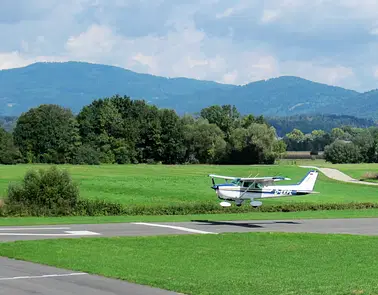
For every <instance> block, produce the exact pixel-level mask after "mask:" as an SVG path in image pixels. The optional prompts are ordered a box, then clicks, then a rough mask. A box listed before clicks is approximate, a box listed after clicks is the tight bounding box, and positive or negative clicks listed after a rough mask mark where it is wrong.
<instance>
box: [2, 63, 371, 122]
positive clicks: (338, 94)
mask: <svg viewBox="0 0 378 295" xmlns="http://www.w3.org/2000/svg"><path fill="white" fill-rule="evenodd" d="M114 94H119V95H121V96H123V95H127V96H130V97H131V98H132V99H145V100H146V101H148V102H150V103H151V104H154V105H156V106H158V107H161V108H162V107H163V108H171V109H174V110H176V112H177V113H179V114H183V113H194V112H198V111H200V110H201V109H202V108H204V107H207V106H210V105H214V104H218V105H222V104H233V105H235V106H236V107H237V108H238V109H239V110H240V111H241V113H242V114H249V113H251V114H254V115H261V114H262V115H264V116H291V115H298V114H315V113H324V114H329V113H331V114H348V115H350V114H351V115H354V116H359V117H360V116H364V117H370V116H374V117H375V118H378V112H377V110H378V100H377V99H374V98H377V93H376V92H370V93H365V94H360V93H358V92H355V91H352V90H347V89H344V88H340V87H333V86H329V85H325V84H320V83H315V82H312V81H308V80H305V79H301V78H298V77H289V76H285V77H279V78H274V79H269V80H266V81H258V82H253V83H250V84H247V85H244V86H236V85H226V84H220V83H215V82H212V81H200V80H195V79H187V78H171V79H170V78H164V77H158V76H153V75H148V74H139V73H135V72H132V71H130V70H126V69H122V68H119V67H113V66H107V65H99V64H89V63H83V62H66V63H35V64H32V65H30V66H27V67H23V68H17V69H10V70H3V71H0V115H16V116H18V115H20V113H21V112H24V111H27V110H28V109H30V108H31V107H35V106H38V105H41V104H45V103H47V104H59V105H61V106H64V107H68V108H70V109H71V110H72V111H73V112H74V113H78V112H79V111H80V110H81V108H82V107H83V106H84V105H88V104H90V103H91V102H92V101H93V100H95V99H98V98H103V97H110V96H112V95H114ZM362 102H363V104H362ZM365 105H368V106H369V107H368V108H366V107H365ZM341 106H342V107H341Z"/></svg>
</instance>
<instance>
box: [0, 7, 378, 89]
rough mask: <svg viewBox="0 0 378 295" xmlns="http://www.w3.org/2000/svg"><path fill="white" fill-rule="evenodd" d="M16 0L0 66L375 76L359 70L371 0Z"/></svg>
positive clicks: (344, 81) (370, 39) (367, 82)
mask: <svg viewBox="0 0 378 295" xmlns="http://www.w3.org/2000/svg"><path fill="white" fill-rule="evenodd" d="M22 1H23V2H22V5H21V6H22V9H21V10H20V9H19V8H20V5H16V4H14V3H13V2H12V3H11V2H9V3H11V4H12V5H6V6H4V7H3V8H2V12H0V39H2V40H7V42H0V68H1V69H4V68H12V67H20V66H24V65H27V64H30V63H32V62H35V61H54V60H56V61H65V60H82V61H87V62H96V63H105V64H111V65H117V66H122V67H125V68H129V69H131V70H134V71H138V72H147V73H151V74H155V75H162V76H168V77H174V76H186V77H193V78H197V79H207V80H215V81H219V82H224V83H233V84H245V83H249V82H252V81H256V80H261V79H268V78H272V77H277V76H280V75H297V76H301V77H303V78H306V79H310V80H314V81H318V82H323V83H329V84H335V85H339V86H343V87H347V88H351V87H356V88H359V89H364V90H366V89H368V88H374V87H375V83H376V80H375V79H376V78H377V77H376V76H377V72H376V71H373V72H371V71H370V72H369V71H366V67H371V64H378V56H377V54H376V50H373V48H374V42H376V41H377V35H378V29H377V28H378V22H377V19H378V2H377V1H375V0H374V1H373V0H365V1H357V0H345V1H344V0H343V1H339V2H335V1H331V0H314V1H311V2H308V1H303V0H276V1H265V3H262V2H260V1H257V0H256V1H251V0H237V1H236V0H235V1H233V2H230V1H229V0H211V1H210V0H208V1H200V0H190V1H189V0H155V1H152V2H151V1H130V0H114V1H108V0H65V1H56V0H55V1H54V3H53V4H51V3H52V2H49V1H48V0H22ZM51 1H52V0H51ZM7 3H8V2H7ZM230 4H231V5H230ZM5 11H6V12H5ZM36 16H38V17H36ZM2 18H3V19H2Z"/></svg>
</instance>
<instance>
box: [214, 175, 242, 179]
mask: <svg viewBox="0 0 378 295" xmlns="http://www.w3.org/2000/svg"><path fill="white" fill-rule="evenodd" d="M209 176H210V177H212V178H222V179H232V180H233V179H240V178H239V177H233V176H223V175H216V174H209Z"/></svg>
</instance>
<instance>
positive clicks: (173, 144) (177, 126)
mask: <svg viewBox="0 0 378 295" xmlns="http://www.w3.org/2000/svg"><path fill="white" fill-rule="evenodd" d="M160 122H161V144H162V157H161V159H162V162H163V163H166V164H178V163H182V162H183V161H184V157H185V145H184V126H183V124H182V122H181V120H180V118H179V116H178V115H177V114H176V113H175V111H173V110H168V109H162V110H161V111H160Z"/></svg>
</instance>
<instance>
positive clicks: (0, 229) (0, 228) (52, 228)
mask: <svg viewBox="0 0 378 295" xmlns="http://www.w3.org/2000/svg"><path fill="white" fill-rule="evenodd" d="M55 229H57V230H58V229H61V230H63V229H71V228H70V227H0V231H8V230H13V231H16V230H55Z"/></svg>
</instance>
